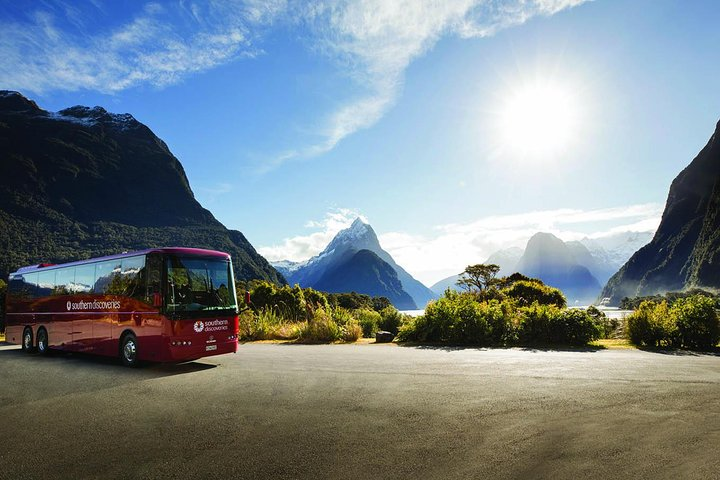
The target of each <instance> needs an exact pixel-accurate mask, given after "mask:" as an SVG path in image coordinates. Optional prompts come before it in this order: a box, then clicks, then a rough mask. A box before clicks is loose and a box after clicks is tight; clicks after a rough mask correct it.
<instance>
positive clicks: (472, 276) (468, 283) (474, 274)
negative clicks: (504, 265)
mask: <svg viewBox="0 0 720 480" xmlns="http://www.w3.org/2000/svg"><path fill="white" fill-rule="evenodd" d="M499 271H500V266H499V265H495V264H492V263H491V264H489V265H483V264H482V263H480V264H477V265H468V266H467V267H466V268H465V271H464V272H463V273H462V274H461V276H460V279H459V280H458V281H457V285H459V286H461V287H463V288H464V289H465V290H467V291H470V292H472V291H474V290H476V291H477V292H482V291H484V290H486V289H488V288H489V287H491V286H492V285H493V284H494V282H495V275H497V273H498V272H499Z"/></svg>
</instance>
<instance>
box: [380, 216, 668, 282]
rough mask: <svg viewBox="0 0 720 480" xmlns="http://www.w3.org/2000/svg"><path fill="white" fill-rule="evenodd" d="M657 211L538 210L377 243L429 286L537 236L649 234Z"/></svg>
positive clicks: (391, 236)
mask: <svg viewBox="0 0 720 480" xmlns="http://www.w3.org/2000/svg"><path fill="white" fill-rule="evenodd" d="M662 211H663V206H662V205H660V204H657V203H649V204H641V205H629V206H626V207H615V208H602V209H595V210H580V209H569V208H565V209H556V210H543V211H535V212H527V213H519V214H513V215H498V216H489V217H484V218H481V219H479V220H476V221H473V222H467V223H456V224H447V225H440V226H437V227H436V228H435V232H436V233H435V234H433V235H425V236H423V235H409V234H405V233H399V232H388V233H384V234H381V235H379V238H380V243H381V245H382V246H383V248H385V249H386V250H387V251H388V252H389V253H390V254H391V255H392V256H393V258H394V259H395V261H396V262H398V264H400V265H402V266H403V268H405V269H406V270H408V271H409V272H410V273H411V274H413V275H414V276H415V277H416V278H417V279H418V280H420V281H421V282H424V283H426V284H428V285H431V284H433V283H435V282H437V281H438V280H441V279H442V278H445V277H447V276H450V275H454V274H456V273H459V272H461V271H462V270H463V269H464V268H465V267H466V266H467V265H469V264H472V263H477V262H482V261H485V260H486V259H487V258H488V257H489V256H490V255H491V254H492V253H494V252H496V251H498V250H501V249H505V248H509V247H521V248H524V247H525V245H526V244H527V241H528V239H529V238H530V237H531V236H532V235H534V234H535V233H537V232H549V233H552V234H554V235H556V236H557V237H559V238H561V239H563V240H566V241H568V240H580V239H582V238H584V237H588V238H602V237H607V236H609V235H612V234H616V233H621V232H652V231H655V230H656V229H657V227H658V225H659V224H660V217H661V215H662Z"/></svg>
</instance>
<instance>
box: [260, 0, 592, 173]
mask: <svg viewBox="0 0 720 480" xmlns="http://www.w3.org/2000/svg"><path fill="white" fill-rule="evenodd" d="M584 1H586V0H532V1H528V0H509V1H505V2H498V1H483V0H448V1H443V2H437V1H417V0H398V1H392V2H388V1H385V0H350V1H340V2H324V1H318V2H314V3H312V4H309V6H308V8H307V9H306V10H305V11H304V12H302V14H301V15H300V16H301V17H303V18H305V19H307V21H308V22H309V24H310V25H312V26H313V32H314V34H315V35H316V36H317V38H316V39H315V46H316V48H318V50H319V51H321V52H323V53H324V54H325V55H326V56H328V57H329V58H331V59H332V60H333V61H335V62H336V63H338V64H339V65H341V66H342V67H343V68H344V69H345V70H346V71H347V74H348V76H349V77H350V78H351V80H352V81H354V82H355V83H356V85H357V86H358V88H359V90H360V91H362V92H365V93H364V94H360V95H358V96H357V98H354V99H351V100H349V101H347V102H346V103H344V104H343V105H341V106H339V107H338V108H337V110H336V111H335V112H334V113H332V114H331V115H329V118H328V119H327V121H326V127H325V129H324V131H322V132H320V133H321V135H322V138H323V139H322V140H321V141H320V142H317V143H313V144H311V145H308V146H305V147H303V148H298V149H294V150H290V151H285V152H283V153H282V154H280V155H278V156H276V157H275V158H273V159H272V160H270V161H269V162H268V163H267V164H266V165H265V170H268V169H271V168H274V167H276V166H278V165H280V164H282V163H284V162H286V161H289V160H293V159H295V158H307V157H313V156H317V155H321V154H323V153H326V152H328V151H330V150H332V149H333V148H335V146H336V145H337V144H338V143H339V142H340V141H341V140H342V139H343V138H345V137H347V136H348V135H351V134H353V133H355V132H356V131H358V130H361V129H364V128H368V127H370V126H372V125H374V124H375V123H376V122H377V121H378V120H379V119H380V118H382V116H383V115H384V114H385V112H386V111H387V110H388V109H389V108H391V107H392V105H393V104H394V102H395V100H396V98H397V96H398V94H399V93H400V91H401V89H402V84H403V81H404V73H405V70H406V69H407V67H408V65H410V63H412V61H413V60H415V59H416V58H418V57H420V56H422V55H423V54H425V53H426V52H427V51H428V50H429V49H431V48H432V47H433V46H434V45H435V43H437V41H438V40H439V39H440V38H441V37H443V36H444V35H457V36H460V37H462V38H473V37H485V36H489V35H492V34H494V33H495V32H497V31H498V30H501V29H503V28H507V27H510V26H513V25H519V24H522V23H524V22H525V21H527V20H528V19H530V18H532V17H534V16H537V15H552V14H555V13H557V12H558V11H560V10H563V9H565V8H568V7H573V6H575V5H579V4H580V3H584Z"/></svg>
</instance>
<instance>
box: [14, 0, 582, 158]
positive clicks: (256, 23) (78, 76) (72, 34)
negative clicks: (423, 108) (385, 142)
mask: <svg viewBox="0 0 720 480" xmlns="http://www.w3.org/2000/svg"><path fill="white" fill-rule="evenodd" d="M584 1H585V0H507V1H495V0H491V1H488V0H446V1H431V0H427V1H423V0H397V1H386V0H339V1H324V0H315V1H307V2H298V3H290V2H287V1H285V0H223V1H221V0H216V1H210V2H193V1H177V2H172V3H162V4H160V3H147V4H145V5H144V7H143V8H142V9H140V10H139V11H138V12H137V14H136V15H135V16H134V17H133V18H130V19H128V20H126V21H124V23H121V24H119V25H117V26H116V27H115V28H114V29H112V30H110V31H104V32H100V33H95V34H88V33H86V31H87V25H88V24H91V23H92V18H93V16H102V15H107V13H106V12H104V8H103V4H101V3H97V2H95V4H94V5H86V6H85V8H84V9H81V8H79V7H77V6H75V5H73V4H70V3H67V2H63V1H60V0H56V2H49V3H43V4H40V5H39V6H38V7H37V9H36V10H35V12H34V13H33V14H32V15H31V16H30V19H29V20H28V21H26V22H19V21H13V22H10V21H0V56H1V57H2V58H3V62H2V63H0V83H2V84H3V86H4V87H5V88H13V89H18V90H23V91H25V90H26V91H31V92H35V93H44V92H47V91H53V90H70V91H75V90H80V89H91V90H97V91H100V92H105V93H113V92H118V91H122V90H125V89H128V88H132V87H135V86H139V85H152V86H155V87H160V88H162V87H165V86H168V85H172V84H174V83H177V82H179V81H181V80H182V79H183V78H185V77H187V76H188V75H191V74H196V73H200V72H204V71H207V70H210V69H212V68H215V67H217V66H219V65H223V64H226V63H229V62H232V61H236V60H238V59H240V58H248V57H254V56H256V55H259V54H262V52H263V51H262V48H261V44H262V38H263V36H264V34H265V33H266V32H268V31H270V30H272V29H282V28H298V29H301V30H302V32H301V35H299V37H300V38H302V39H303V41H304V42H305V43H306V45H307V46H308V47H309V48H311V49H312V50H313V51H315V52H317V53H318V54H320V55H323V56H324V57H325V58H327V59H328V60H329V61H330V62H331V63H332V64H334V65H336V66H337V67H338V69H339V71H342V72H344V74H346V75H347V78H348V81H349V82H350V83H351V84H352V85H353V87H354V88H353V91H354V93H353V94H352V97H351V98H346V99H344V100H343V99H338V101H337V106H336V108H335V109H334V110H332V111H331V112H329V113H327V114H326V115H325V119H324V121H321V122H320V124H321V127H319V129H318V131H315V132H313V133H314V135H313V137H314V138H318V137H319V140H318V141H314V142H311V143H307V144H305V145H302V144H300V145H297V146H295V147H294V148H290V149H287V150H285V151H283V152H281V153H278V154H276V155H271V157H270V158H269V160H267V161H266V162H265V163H264V165H263V167H262V169H263V170H270V169H273V168H276V167H277V166H279V165H281V164H283V163H284V162H287V161H289V160H293V159H297V158H307V157H313V156H318V155H321V154H323V153H326V152H328V151H330V150H332V149H333V148H335V146H336V145H337V144H338V143H339V142H340V141H342V140H343V139H344V138H346V137H347V136H348V135H351V134H353V133H354V132H357V131H358V130H361V129H364V128H368V127H370V126H372V125H373V124H375V123H376V122H377V121H378V120H379V119H380V118H382V116H383V115H384V114H385V112H386V111H387V110H388V109H389V108H391V107H392V105H393V104H394V102H395V101H396V99H397V97H398V95H399V94H400V92H401V90H402V85H403V81H404V72H405V70H406V68H407V67H408V65H410V63H412V61H413V60H415V59H416V58H418V57H420V56H422V55H423V54H425V53H426V52H427V51H428V50H429V49H431V48H432V47H433V46H434V45H435V43H436V42H437V41H438V40H439V39H440V38H442V37H443V36H446V35H455V36H459V37H462V38H473V37H483V36H488V35H492V34H494V33H495V32H497V31H498V30H500V29H503V28H507V27H510V26H513V25H518V24H521V23H523V22H525V21H527V20H528V19H530V18H532V17H534V16H538V15H552V14H555V13H557V12H558V11H560V10H563V9H566V8H568V7H572V6H575V5H578V4H580V3H583V2H584ZM48 5H49V6H48ZM69 27H72V28H69Z"/></svg>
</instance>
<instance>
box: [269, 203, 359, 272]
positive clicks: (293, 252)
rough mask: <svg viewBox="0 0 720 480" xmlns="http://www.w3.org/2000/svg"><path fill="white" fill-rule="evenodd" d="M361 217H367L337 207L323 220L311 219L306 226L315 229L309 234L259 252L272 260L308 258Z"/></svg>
mask: <svg viewBox="0 0 720 480" xmlns="http://www.w3.org/2000/svg"><path fill="white" fill-rule="evenodd" d="M358 217H360V218H361V219H362V220H363V221H367V219H366V218H365V217H364V216H363V215H361V214H360V213H359V212H357V211H355V210H352V209H348V208H336V209H333V210H331V211H329V212H328V213H326V214H325V217H324V218H323V219H322V220H309V221H307V222H306V223H305V228H307V229H311V230H315V231H313V232H312V233H309V234H307V235H298V236H295V237H292V238H286V239H285V240H283V241H282V243H280V244H278V245H272V246H267V247H260V248H258V252H259V253H260V255H262V256H263V257H265V258H267V259H268V260H270V261H271V262H274V261H277V260H293V261H300V260H307V259H308V258H310V257H312V256H314V255H317V254H318V253H320V252H321V251H323V249H324V248H325V247H327V245H328V243H330V240H332V239H333V237H334V236H335V235H337V233H338V232H339V231H340V230H342V229H344V228H347V227H349V226H350V224H351V223H352V222H353V221H354V220H355V219H356V218H358Z"/></svg>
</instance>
